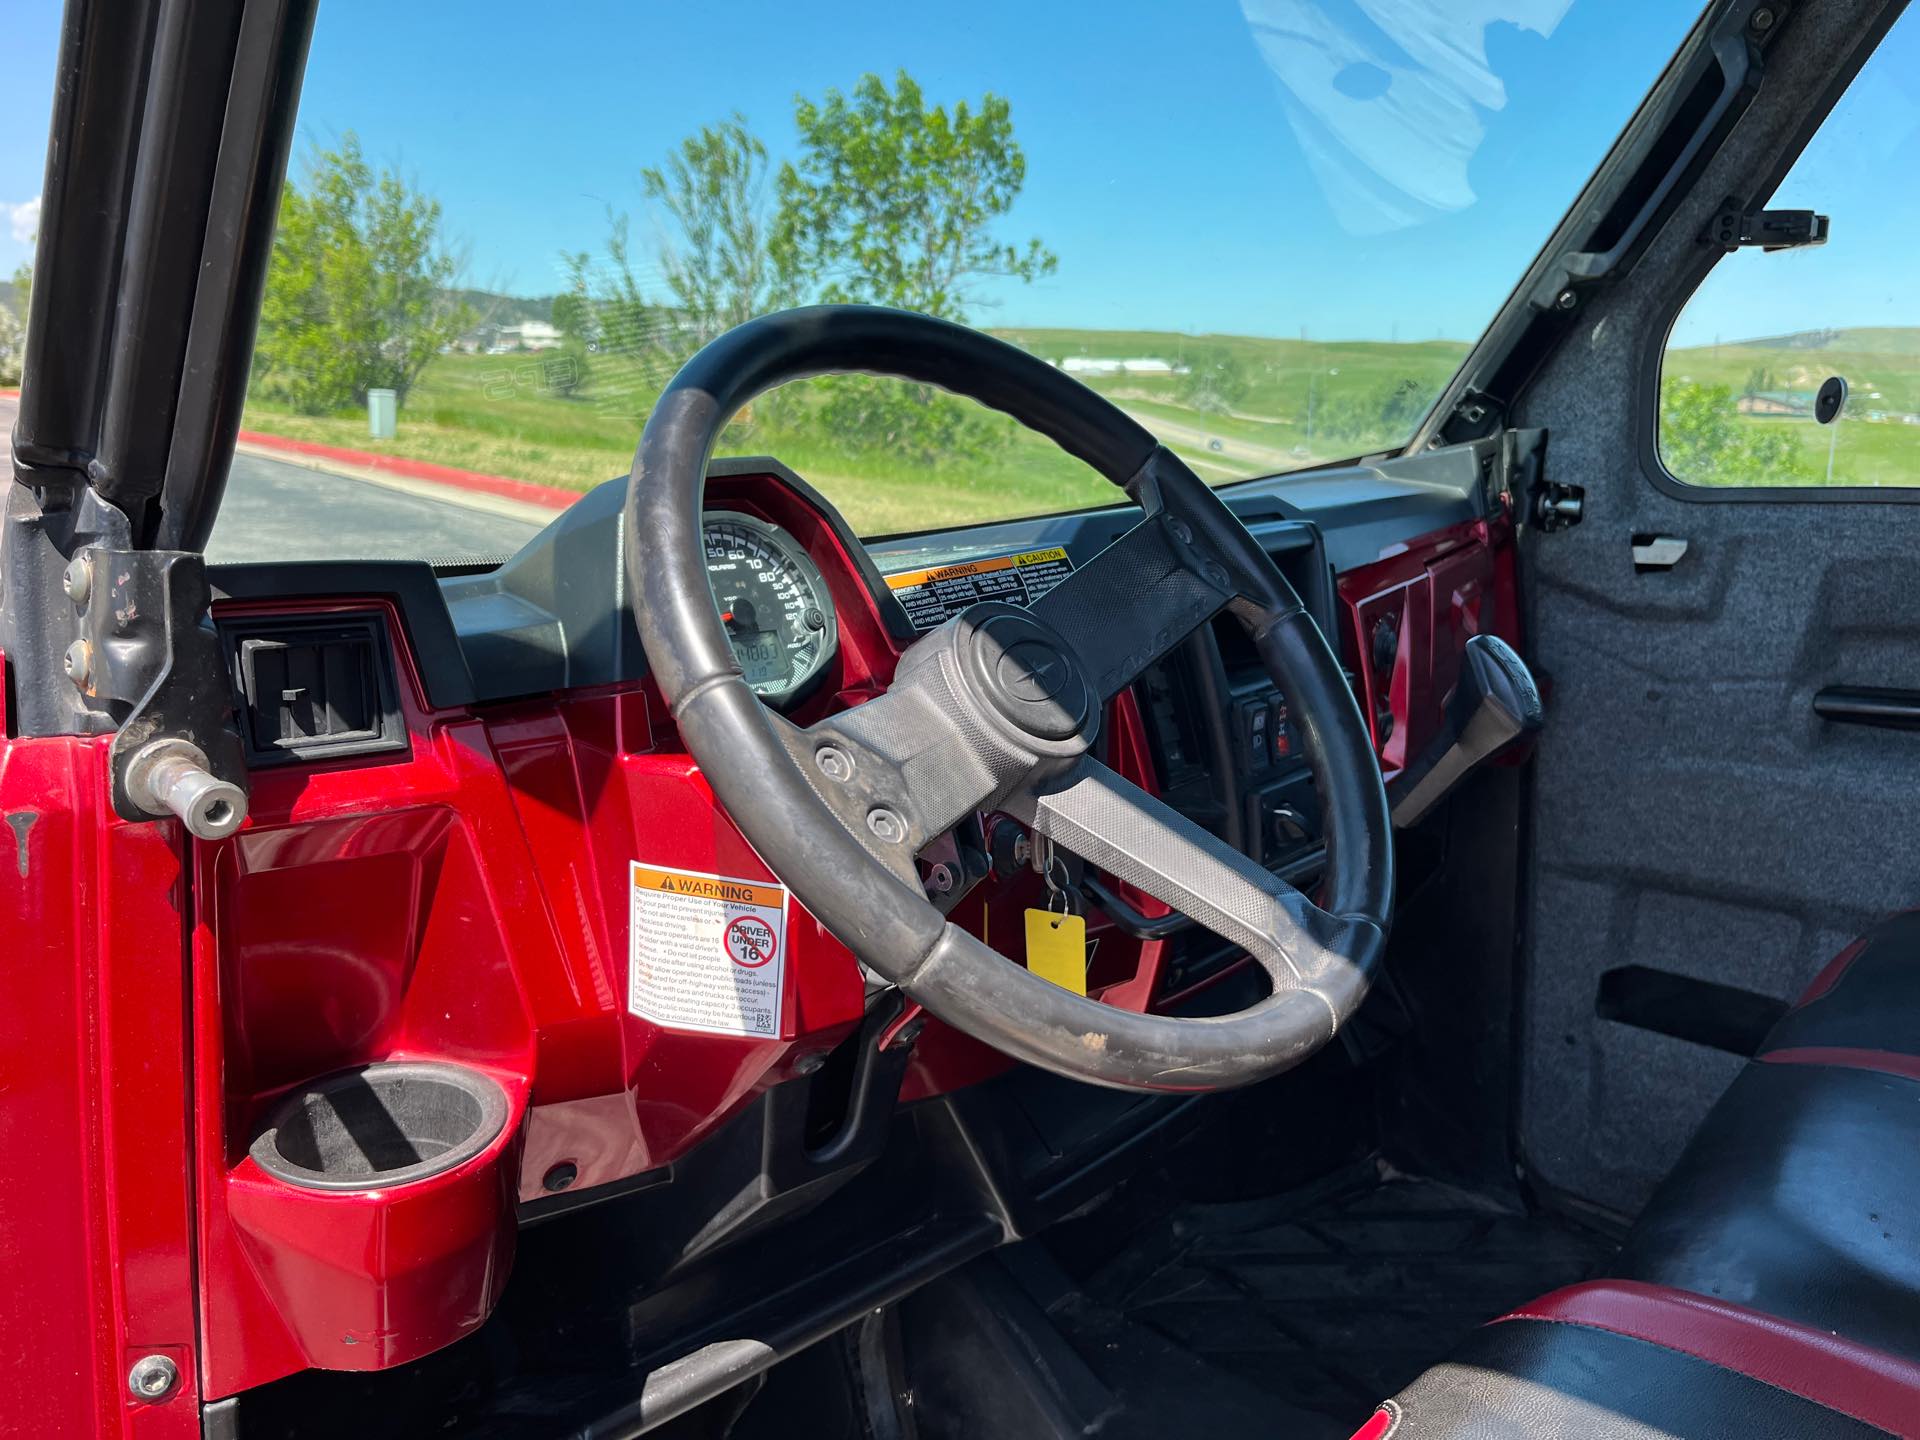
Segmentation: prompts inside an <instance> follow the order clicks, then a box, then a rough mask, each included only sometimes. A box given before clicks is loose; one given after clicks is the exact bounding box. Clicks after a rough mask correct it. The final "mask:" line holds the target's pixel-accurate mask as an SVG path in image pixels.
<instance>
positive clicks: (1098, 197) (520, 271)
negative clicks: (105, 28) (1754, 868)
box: [0, 0, 1920, 340]
mask: <svg viewBox="0 0 1920 1440" xmlns="http://www.w3.org/2000/svg"><path fill="white" fill-rule="evenodd" d="M1688 8H1689V7H1688V6H1687V5H1686V4H1683V3H1677V0H1180V3H1170V0H1152V3H1148V0H1130V3H1119V0H1039V3H1036V0H967V3H964V4H952V5H934V4H928V3H918V0H916V3H902V0H813V3H808V4H794V3H792V0H783V3H767V0H728V3H711V4H701V5H687V4H669V3H666V0H630V3H612V0H602V3H596V4H569V5H565V6H551V5H549V6H528V5H526V4H525V3H524V0H512V3H507V0H469V3H464V4H458V5H456V4H452V3H409V4H404V5H395V4H392V3H390V0H389V3H382V4H373V3H365V0H325V3H324V4H323V5H322V6H321V13H320V21H319V29H318V32H317V34H316V37H315V41H314V49H313V56H312V60H311V63H310V65H309V70H308V77H307V82H306V89H305V94H304V98H303V101H302V105H301V115H300V140H299V142H298V143H299V145H300V146H301V148H302V149H304V148H305V147H306V146H308V145H310V144H314V143H318V144H326V143H330V142H332V141H334V140H336V139H337V138H338V137H339V136H340V134H341V133H343V132H344V131H347V130H353V131H356V132H357V133H358V134H359V136H360V137H361V140H362V143H363V145H364V146H365V148H366V150H367V153H368V154H369V156H370V157H371V158H372V159H373V160H375V161H376V162H377V163H383V164H389V165H393V166H396V167H397V168H399V169H401V170H402V171H403V172H404V173H405V174H407V175H408V176H409V177H410V178H411V179H412V180H414V181H415V182H416V183H418V184H420V185H421V186H423V187H424V188H426V189H428V190H430V191H432V192H434V193H435V194H437V195H438V196H439V197H440V198H441V200H442V201H443V203H444V205H445V209H446V223H447V228H448V231H449V233H450V235H451V236H452V237H454V238H455V239H456V240H457V241H458V242H459V243H460V246H461V248H462V250H463V251H464V253H465V254H466V255H467V257H468V271H467V278H468V281H469V283H472V284H476V285H481V286H486V287H489V288H500V289H505V290H509V291H512V292H515V293H522V294H538V293H548V292H550V291H552V290H553V289H555V288H556V287H557V280H558V272H557V264H556V256H557V255H558V253H559V252H560V251H562V250H575V249H583V248H594V247H596V246H597V245H599V243H600V242H601V241H602V240H603V239H604V236H605V232H606V218H605V217H606V212H607V209H608V207H609V206H611V207H613V208H615V209H618V210H625V211H631V212H633V214H634V217H635V218H634V225H635V234H636V237H637V238H639V239H640V240H642V241H643V242H647V241H651V239H652V237H653V236H654V235H655V234H656V233H657V222H656V221H655V220H653V219H652V218H651V217H650V216H649V215H648V212H647V207H646V204H645V201H644V199H643V197H642V196H641V194H640V191H639V185H638V181H637V178H636V177H637V172H638V171H639V169H640V167H641V166H643V165H646V164H651V163H655V162H657V161H658V159H659V158H660V157H661V156H662V155H663V154H664V153H665V152H666V151H667V150H668V149H669V147H671V146H672V145H673V144H674V142H675V141H677V140H678V139H679V138H680V137H681V136H682V135H684V134H686V133H688V132H689V131H691V130H694V129H697V128H698V127H699V126H701V125H703V124H705V123H708V122H710V121H713V120H717V119H720V118H722V117H724V116H725V115H727V114H728V113H729V112H731V111H734V110H738V111H740V112H742V113H743V114H745V115H746V116H747V118H748V120H749V121H750V122H751V123H752V124H753V126H754V128H755V129H756V130H757V131H759V133H760V134H761V135H762V136H763V137H764V139H765V140H766V142H767V144H768V146H769V148H770V149H771V150H772V151H773V152H774V155H775V159H776V162H777V161H778V159H779V158H780V157H781V156H782V155H784V154H785V153H787V152H788V151H789V150H790V148H791V146H792V143H793V125H792V110H793V97H794V95H795V93H796V92H804V93H805V94H808V95H818V94H819V93H820V92H821V91H823V90H824V89H825V88H826V87H827V86H829V85H837V86H840V87H842V88H846V87H848V86H850V85H851V84H852V83H853V82H854V81H856V80H857V79H858V78H859V76H860V75H861V73H862V72H864V71H868V70H875V71H879V72H880V73H882V74H885V75H891V74H892V73H893V72H894V71H895V70H896V69H899V68H901V67H905V68H906V69H908V70H909V71H911V72H912V73H913V75H914V76H915V77H916V78H917V79H918V80H919V81H920V82H921V84H922V86H923V87H924V88H925V90H926V91H927V93H928V95H929V96H930V97H932V98H935V99H945V100H954V99H959V98H962V97H977V96H978V95H979V94H980V93H981V92H983V91H985V90H989V89H991V90H993V91H995V92H997V93H999V94H1001V95H1004V96H1006V97H1007V98H1008V99H1009V100H1010V101H1011V103H1012V106H1013V117H1014V123H1015V128H1016V132H1017V134H1018V136H1019V139H1020V141H1021V143H1022V145H1023V146H1024V148H1025V150H1026V155H1027V162H1028V179H1027V185H1026V189H1025V192H1024V193H1023V194H1022V196H1021V198H1020V201H1019V203H1018V204H1017V206H1016V207H1015V209H1014V211H1013V214H1012V215H1011V217H1010V218H1009V220H1008V222H1007V223H1006V226H1005V230H1004V233H1005V235H1006V237H1007V238H1009V239H1015V240H1024V239H1025V238H1026V237H1028V236H1034V235H1037V236H1039V237H1040V238H1041V239H1042V240H1043V241H1044V242H1045V243H1046V244H1047V245H1048V246H1049V247H1051V248H1052V249H1053V250H1054V251H1055V252H1057V253H1058V255H1059V257H1060V266H1059V272H1058V274H1057V275H1055V276H1053V277H1051V278H1049V279H1046V280H1044V281H1042V282H1040V283H1037V284H1035V285H1032V286H1028V287H1019V286H1000V287H997V288H990V289H989V290H988V291H987V292H986V294H987V296H988V298H989V299H990V300H991V302H992V303H991V306H990V308H987V309H984V310H983V311H982V312H981V313H980V314H979V315H978V316H977V317H976V318H977V319H979V320H981V321H983V322H985V323H991V324H1006V325H1048V324H1057V325H1087V326H1102V327H1106V326H1114V327H1119V326H1124V327H1129V328H1131V327H1139V328H1151V329H1179V330H1189V331H1206V330H1218V331H1230V332H1237V333H1248V334H1268V335H1282V336H1295V335H1299V334H1301V333H1305V334H1307V335H1308V336H1310V337H1312V338H1316V339H1334V338H1376V339H1393V338H1398V339H1401V340H1415V339H1430V338H1433V337H1435V336H1437V335H1443V336H1447V337H1451V338H1458V339H1469V338H1472V337H1473V336H1475V335H1477V334H1478V333H1479V332H1480V330H1481V329H1482V328H1483V326H1484V325H1485V323H1486V321H1487V319H1488V318H1489V317H1490V316H1491V314H1492V312H1493V311H1494V309H1495V308H1496V307H1497V306H1498V305H1499V303H1500V301H1501V300H1502V299H1503V298H1504V297H1505V296H1506V294H1507V292H1508V291H1509V289H1510V288H1511V287H1512V285H1513V283H1514V281H1515V280H1516V279H1517V278H1518V276H1519V273H1520V271H1521V269H1522V268H1523V267H1524V266H1525V264H1526V263H1527V261H1528V260H1530V259H1531V258H1532V256H1533V254H1534V253H1535V251H1536V250H1537V249H1538V247H1539V245H1540V243H1541V241H1542V240H1543V239H1544V237H1545V235H1546V234H1547V232H1548V230H1549V229H1550V228H1551V227H1552V225H1553V223H1554V222H1555V221H1556V220H1557V219H1558V217H1559V215H1560V214H1561V212H1562V211H1563V209H1564V208H1565V206H1566V204H1567V203H1568V202H1569V201H1570V200H1571V198H1572V197H1573V195H1574V193H1575V192H1576V191H1577V189H1578V188H1579V186H1580V185H1581V183H1582V182H1583V181H1584V180H1585V179H1586V177H1587V175H1588V174H1589V173H1590V171H1591V169H1592V167H1593V166H1594V164H1595V163H1597V161H1598V160H1599V159H1600V157H1601V155H1602V154H1603V153H1604V152H1605V150H1606V149H1607V147H1608V146H1609V145H1610V144H1611V143H1612V141H1613V139H1614V137H1615V136H1616V134H1617V133H1618V131H1619V129H1620V127H1621V126H1622V125H1623V124H1624V123H1625V121H1626V120H1627V118H1628V117H1629V116H1630V115H1631V113H1632V111H1633V109H1634V107H1635V105H1636V104H1637V102H1638V100H1639V98H1640V96H1641V95H1642V94H1643V93H1644V91H1645V89H1646V88H1647V86H1648V85H1649V84H1650V83H1651V82H1652V80H1653V78H1654V77H1655V75H1656V74H1657V73H1658V71H1659V69H1660V68H1661V66H1662V65H1663V64H1664V62H1665V59H1666V57H1667V56H1668V55H1669V54H1670V53H1671V51H1672V49H1673V47H1674V46H1675V45H1676V44H1677V43H1678V41H1679V40H1680V38H1681V36H1682V35H1683V33H1684V31H1685V29H1686V28H1687V25H1688V24H1689V23H1690V18H1691V17H1690V15H1689V14H1688V13H1686V12H1687V10H1688ZM1435 9H1439V10H1441V11H1443V13H1445V14H1447V16H1448V25H1447V26H1446V27H1443V29H1442V30H1441V31H1439V32H1436V31H1434V28H1433V27H1431V26H1430V25H1429V26H1423V25H1422V24H1421V20H1422V17H1423V16H1426V15H1430V14H1431V12H1433V11H1434V10H1435ZM57 10H58V7H57V5H55V4H53V3H51V0H35V3H27V0H0V37H4V41H5V43H3V44H0V207H6V208H4V209H0V274H5V273H10V272H11V270H12V269H13V267H14V265H16V264H17V263H18V262H19V261H20V260H21V259H22V258H24V257H25V255H26V253H27V252H26V250H25V248H24V247H23V246H22V245H21V244H20V243H19V242H18V240H17V238H16V236H15V235H14V234H13V233H11V225H10V221H11V219H12V218H13V217H14V216H15V215H16V214H17V213H18V212H17V211H16V210H15V209H14V208H13V207H17V206H19V205H21V204H23V203H25V202H28V201H31V199H32V198H33V197H34V196H35V195H36V194H37V193H38V191H39V187H40V175H41V167H42V164H43V160H42V156H43V154H44V145H45V136H46V124H47V113H48V109H49V107H50V103H51V83H50V81H51V68H52V63H53V55H54V49H55V44H56V40H57V29H58V15H57ZM1905 28H1907V29H1911V28H1913V23H1912V22H1909V23H1908V25H1907V27H1905ZM1436 35H1437V37H1438V38H1435V36H1436ZM1905 43H1906V52H1907V58H1908V60H1909V61H1911V59H1912V58H1913V54H1914V51H1915V48H1916V47H1915V46H1914V45H1913V44H1912V43H1911V41H1907V42H1905ZM1482 44H1483V45H1484V57H1483V56H1482V54H1481V53H1480V51H1481V46H1482ZM1361 56H1365V57H1367V58H1365V59H1364V61H1363V60H1361V59H1359V58H1357V57H1361ZM1883 58H1885V57H1883ZM1903 68H1904V69H1905V70H1906V71H1907V72H1908V73H1909V74H1912V73H1915V72H1916V70H1917V69H1920V67H1916V66H1914V65H1912V64H1911V63H1908V64H1906V65H1905V66H1904V67H1903ZM1896 88H1898V87H1896ZM1383 92H1385V93H1386V94H1387V97H1388V98H1387V99H1385V100H1384V101H1383V100H1382V99H1381V94H1382V93H1383ZM1905 93H1906V96H1907V98H1908V99H1909V100H1910V99H1911V96H1912V94H1913V91H1912V89H1911V83H1910V82H1909V85H1908V88H1907V89H1906V92H1905ZM1897 99H1898V97H1895V100H1888V101H1886V102H1885V103H1884V104H1883V105H1882V108H1881V112H1880V113H1881V115H1882V118H1883V119H1884V118H1886V117H1890V116H1896V115H1897V114H1898V113H1899V112H1900V105H1899V104H1898V103H1896V101H1897ZM1395 107H1398V108H1397V109H1396V108H1395ZM1908 108H1909V109H1911V108H1912V107H1911V106H1909V107H1908ZM1912 134H1913V130H1912V121H1911V115H1909V116H1908V121H1907V129H1906V132H1905V135H1906V139H1905V141H1904V143H1905V144H1906V146H1907V147H1908V148H1907V150H1906V151H1903V152H1900V153H1903V154H1907V155H1911V146H1912V138H1911V137H1912ZM1855 153H1856V154H1857V156H1858V157H1859V158H1860V160H1861V162H1862V163H1861V164H1860V165H1857V166H1854V167H1853V172H1858V173H1852V172H1850V173H1849V174H1848V175H1847V176H1846V177H1845V178H1846V186H1845V189H1846V191H1847V193H1848V195H1850V196H1852V197H1855V198H1857V199H1858V200H1859V201H1860V204H1859V206H1858V208H1859V209H1861V210H1865V209H1866V208H1867V204H1866V202H1867V199H1868V197H1869V196H1872V195H1874V193H1875V191H1874V189H1873V187H1872V183H1871V180H1870V178H1869V177H1870V172H1871V170H1873V169H1874V168H1876V167H1877V165H1878V163H1879V157H1878V155H1877V152H1875V151H1873V149H1872V147H1870V146H1869V147H1864V148H1859V149H1857V151H1856V152H1855ZM1868 161H1872V162H1873V165H1868V164H1867V163H1866V162H1868ZM296 163H297V162H296ZM1915 168H1916V167H1914V166H1911V165H1909V167H1908V171H1907V173H1914V169H1915ZM1879 174H1880V175H1881V176H1884V174H1885V171H1884V170H1881V171H1879ZM1876 203H1877V202H1876ZM1825 208H1830V209H1832V210H1834V211H1835V213H1836V236H1837V237H1838V236H1839V235H1841V234H1844V233H1845V231H1844V229H1843V224H1853V223H1855V217H1854V214H1853V208H1852V207H1850V206H1846V205H1845V204H1844V202H1843V197H1841V196H1838V195H1835V196H1832V197H1829V198H1827V199H1826V203H1825ZM1843 209H1844V210H1845V212H1846V213H1845V215H1844V216H1843V215H1842V213H1841V212H1842V211H1843ZM1901 223H1902V224H1903V225H1904V228H1905V229H1906V230H1907V233H1908V234H1909V235H1910V234H1911V225H1910V223H1905V222H1901ZM1743 258H1744V257H1743ZM1801 258H1803V257H1789V259H1790V260H1792V261H1798V260H1800V259H1801ZM1836 284H1837V282H1834V281H1831V280H1829V281H1823V282H1820V284H1819V285H1818V286H1815V287H1813V288H1815V289H1818V290H1820V291H1821V292H1822V296H1824V298H1821V299H1820V304H1821V305H1824V306H1825V308H1824V309H1823V310H1822V311H1821V314H1822V315H1823V317H1824V318H1822V319H1820V320H1817V321H1815V322H1812V323H1825V324H1860V323H1899V322H1897V321H1890V320H1888V319H1886V318H1884V316H1885V307H1886V304H1887V300H1886V297H1885V296H1884V295H1881V294H1878V293H1877V292H1876V293H1868V292H1866V291H1862V292H1860V293H1858V294H1849V293H1843V292H1844V291H1845V287H1844V286H1841V287H1839V289H1836ZM1881 288H1882V289H1884V288H1885V287H1884V286H1883V287H1881ZM1815 298H1820V297H1815ZM1856 302H1858V304H1859V306H1860V312H1861V313H1851V312H1849V313H1845V314H1839V313H1836V312H1835V310H1834V307H1835V306H1836V305H1838V306H1840V307H1841V308H1842V309H1845V308H1846V307H1847V306H1849V305H1853V304H1855V303H1856ZM1816 308H1818V307H1816ZM1743 313H1744V312H1743V311H1742V310H1741V309H1740V308H1739V307H1738V306H1737V305H1732V304H1730V305H1729V306H1728V307H1726V312H1725V314H1724V315H1719V314H1716V315H1712V316H1707V317H1706V320H1705V322H1704V323H1706V324H1707V325H1708V327H1709V328H1708V329H1707V330H1706V332H1704V333H1705V334H1706V336H1707V338H1711V336H1712V334H1714V333H1722V332H1723V331H1724V333H1725V334H1726V335H1727V338H1733V336H1734V335H1735V334H1737V333H1742V323H1741V317H1742V315H1743ZM1875 317H1882V318H1880V319H1878V320H1877V321H1876V319H1875ZM1696 318H1697V317H1696ZM1907 319H1908V322H1909V323H1920V315H1912V316H1909V317H1907ZM1694 323H1695V321H1694V320H1693V319H1690V320H1689V322H1688V324H1689V325H1690V326H1691V325H1693V324H1694ZM1762 328H1763V329H1764V328H1772V326H1771V321H1770V323H1769V326H1767V327H1762ZM1779 328H1790V327H1789V326H1786V325H1782V326H1780V327H1779ZM1745 333H1751V330H1750V329H1748V330H1747V331H1746V332H1745Z"/></svg>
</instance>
